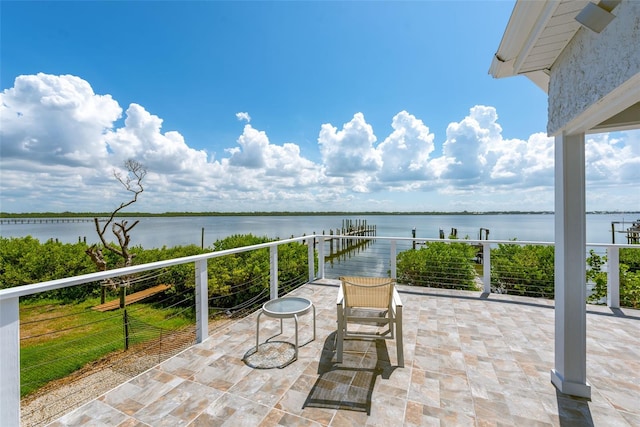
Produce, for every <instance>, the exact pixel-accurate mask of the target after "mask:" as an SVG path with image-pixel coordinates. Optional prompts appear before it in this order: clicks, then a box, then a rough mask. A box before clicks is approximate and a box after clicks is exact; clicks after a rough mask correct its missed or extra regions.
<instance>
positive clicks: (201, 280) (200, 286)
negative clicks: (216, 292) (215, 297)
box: [195, 259, 209, 343]
mask: <svg viewBox="0 0 640 427" xmlns="http://www.w3.org/2000/svg"><path fill="white" fill-rule="evenodd" d="M195 269H196V342H199V343H201V342H203V341H204V340H205V339H207V337H208V336H209V286H208V285H209V277H208V275H207V260H206V259H201V260H199V261H196V262H195Z"/></svg>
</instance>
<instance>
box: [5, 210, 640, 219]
mask: <svg viewBox="0 0 640 427" xmlns="http://www.w3.org/2000/svg"><path fill="white" fill-rule="evenodd" d="M553 213H554V212H553V211H485V212H469V211H461V212H436V211H432V212H379V211H363V212H348V211H327V212H299V211H295V212H285V211H279V212H163V213H151V212H125V213H119V214H118V215H116V216H117V217H125V218H130V217H194V216H358V215H362V216H369V215H553ZM587 214H589V215H594V214H595V215H640V211H637V212H633V211H629V212H627V211H592V212H587ZM110 215H111V212H23V213H8V212H0V218H3V219H12V218H104V217H109V216H110Z"/></svg>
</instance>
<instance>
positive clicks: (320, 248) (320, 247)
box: [318, 236, 324, 279]
mask: <svg viewBox="0 0 640 427" xmlns="http://www.w3.org/2000/svg"><path fill="white" fill-rule="evenodd" d="M318 276H319V277H320V278H321V279H324V236H320V241H319V242H318Z"/></svg>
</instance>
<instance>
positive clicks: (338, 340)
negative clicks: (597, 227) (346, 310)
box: [336, 307, 344, 363]
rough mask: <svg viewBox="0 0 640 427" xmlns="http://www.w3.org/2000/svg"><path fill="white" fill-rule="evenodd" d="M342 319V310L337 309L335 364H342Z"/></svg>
mask: <svg viewBox="0 0 640 427" xmlns="http://www.w3.org/2000/svg"><path fill="white" fill-rule="evenodd" d="M343 322H344V317H343V313H342V310H340V307H338V328H337V331H336V362H337V363H342V350H343V341H344V327H343V326H344V325H343Z"/></svg>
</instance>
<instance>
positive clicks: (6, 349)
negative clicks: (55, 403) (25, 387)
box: [0, 297, 20, 426]
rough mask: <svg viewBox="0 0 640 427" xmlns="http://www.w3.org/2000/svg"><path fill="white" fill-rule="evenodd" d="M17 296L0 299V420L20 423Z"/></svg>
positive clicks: (3, 422)
mask: <svg viewBox="0 0 640 427" xmlns="http://www.w3.org/2000/svg"><path fill="white" fill-rule="evenodd" d="M18 299H19V298H18V297H16V298H9V299H6V300H0V348H1V349H2V351H0V420H2V425H7V426H19V425H20V315H19V308H18Z"/></svg>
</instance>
